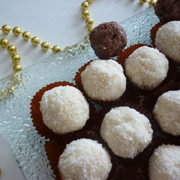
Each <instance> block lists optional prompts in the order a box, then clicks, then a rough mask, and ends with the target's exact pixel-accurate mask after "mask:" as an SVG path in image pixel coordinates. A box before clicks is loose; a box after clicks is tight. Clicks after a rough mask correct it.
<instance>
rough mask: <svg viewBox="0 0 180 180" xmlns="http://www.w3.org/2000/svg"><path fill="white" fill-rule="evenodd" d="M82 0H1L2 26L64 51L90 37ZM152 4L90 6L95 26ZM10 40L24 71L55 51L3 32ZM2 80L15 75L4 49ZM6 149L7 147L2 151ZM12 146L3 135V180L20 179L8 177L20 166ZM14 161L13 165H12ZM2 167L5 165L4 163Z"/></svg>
mask: <svg viewBox="0 0 180 180" xmlns="http://www.w3.org/2000/svg"><path fill="white" fill-rule="evenodd" d="M82 2H83V1H82V0H71V1H70V0H59V1H58V0H52V1H50V0H38V1H37V0H30V1H27V0H16V1H14V0H8V1H7V0H1V6H0V13H1V18H0V26H1V27H2V26H3V25H4V24H7V25H9V26H10V27H11V28H14V27H16V26H18V27H20V28H21V29H22V31H29V32H30V33H31V36H32V37H34V36H37V37H39V38H40V40H41V42H44V41H47V42H49V44H50V46H51V47H53V46H54V45H59V46H60V47H61V49H64V48H65V47H66V46H72V45H74V44H76V43H78V42H80V41H82V40H83V39H84V37H85V36H86V35H87V26H86V25H85V20H84V19H83V18H82V17H81V11H82V10H81V3H82ZM148 8H149V7H148V4H147V3H146V4H144V5H141V4H139V0H94V2H93V3H92V4H90V7H89V12H90V17H91V18H93V20H94V26H97V25H98V24H100V23H102V22H108V21H116V22H121V21H123V20H125V19H128V18H130V17H132V16H134V15H136V14H138V13H140V12H142V11H144V10H146V9H148ZM2 38H7V39H8V40H9V42H10V44H12V45H15V46H16V47H17V53H18V54H19V55H20V56H21V59H22V61H21V62H20V64H21V65H22V67H23V68H26V67H28V66H30V65H33V64H35V63H37V62H38V61H41V60H43V59H45V58H48V57H49V56H51V54H52V52H51V50H49V51H48V52H44V51H42V50H41V47H40V46H37V47H34V46H33V45H32V44H31V42H30V40H29V41H25V40H23V38H22V36H19V37H15V36H14V35H13V34H12V32H10V33H9V34H8V35H4V34H3V33H2V32H1V33H0V39H2ZM0 54H1V58H0V79H2V78H5V77H7V76H9V75H11V74H12V73H13V70H12V68H13V63H12V61H11V55H10V54H9V53H8V52H7V50H5V49H4V48H2V47H1V48H0ZM2 146H3V148H2ZM6 149H8V147H7V146H6V145H5V143H4V141H3V139H2V137H1V136H0V162H3V167H0V168H3V172H2V173H3V174H2V175H0V179H1V180H11V179H12V180H14V179H19V177H20V176H19V175H17V174H18V173H17V174H16V173H14V176H13V178H11V177H10V176H8V174H9V172H10V169H11V171H12V169H13V168H14V169H13V170H14V171H18V170H17V167H16V166H17V165H16V163H14V162H15V161H14V159H13V158H12V156H10V155H8V156H7V155H6V156H5V155H3V152H6ZM11 162H13V163H11ZM9 165H11V166H9ZM0 166H2V164H1V163H0Z"/></svg>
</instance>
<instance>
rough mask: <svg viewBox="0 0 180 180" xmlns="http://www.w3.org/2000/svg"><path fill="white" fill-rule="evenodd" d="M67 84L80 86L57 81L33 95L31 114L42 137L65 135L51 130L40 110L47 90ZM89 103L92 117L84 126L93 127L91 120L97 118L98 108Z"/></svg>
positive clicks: (54, 137)
mask: <svg viewBox="0 0 180 180" xmlns="http://www.w3.org/2000/svg"><path fill="white" fill-rule="evenodd" d="M67 85H69V86H73V87H76V88H78V87H77V86H76V85H74V84H72V83H69V82H66V81H63V82H61V81H60V82H55V83H52V84H49V85H47V86H46V87H43V88H42V89H40V90H39V91H38V92H37V93H36V95H35V96H34V97H33V99H32V100H31V107H30V109H31V112H30V114H31V118H32V122H33V125H34V126H35V128H36V130H37V131H38V134H40V135H41V136H42V137H45V138H46V139H48V138H49V139H51V140H54V139H57V138H58V137H59V136H63V134H62V135H59V134H55V133H54V132H53V131H52V130H50V129H49V128H48V127H47V126H46V125H45V124H44V122H43V119H42V113H41V111H40V101H41V98H42V96H43V94H44V92H45V91H48V90H51V89H53V88H54V87H58V86H67ZM88 103H89V107H90V118H89V119H88V120H87V122H86V125H85V126H84V127H83V128H86V129H92V124H93V123H91V122H93V120H94V119H95V118H94V116H96V110H95V108H94V106H93V105H92V104H90V102H89V101H88ZM74 133H75V132H72V133H70V134H74Z"/></svg>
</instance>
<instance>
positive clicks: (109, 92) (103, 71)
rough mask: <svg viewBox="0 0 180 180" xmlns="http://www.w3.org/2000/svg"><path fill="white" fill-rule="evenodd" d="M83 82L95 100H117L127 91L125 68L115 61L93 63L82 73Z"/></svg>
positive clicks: (86, 90)
mask: <svg viewBox="0 0 180 180" xmlns="http://www.w3.org/2000/svg"><path fill="white" fill-rule="evenodd" d="M81 80H82V85H83V88H84V90H85V92H86V93H87V95H88V96H89V97H90V98H92V99H95V100H103V101H106V100H107V101H110V100H116V99H118V98H119V97H121V96H122V94H123V93H124V91H125V90H126V77H125V76H124V73H123V68H122V66H121V65H120V64H118V63H117V62H116V61H114V60H95V61H92V62H91V63H90V65H88V66H87V67H86V69H85V70H84V71H83V72H82V73H81Z"/></svg>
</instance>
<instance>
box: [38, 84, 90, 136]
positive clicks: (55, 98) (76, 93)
mask: <svg viewBox="0 0 180 180" xmlns="http://www.w3.org/2000/svg"><path fill="white" fill-rule="evenodd" d="M40 110H41V113H42V117H43V122H44V124H45V125H46V126H47V127H48V128H49V129H51V130H52V131H54V132H55V133H57V134H66V133H69V132H73V131H77V130H79V129H81V128H82V127H83V126H84V125H85V124H86V121H87V120H88V119H89V104H88V102H87V101H86V99H85V98H84V96H83V94H82V93H81V91H80V90H78V89H77V88H75V87H73V86H59V87H55V88H53V89H51V90H49V91H46V92H45V93H44V94H43V96H42V99H41V101H40Z"/></svg>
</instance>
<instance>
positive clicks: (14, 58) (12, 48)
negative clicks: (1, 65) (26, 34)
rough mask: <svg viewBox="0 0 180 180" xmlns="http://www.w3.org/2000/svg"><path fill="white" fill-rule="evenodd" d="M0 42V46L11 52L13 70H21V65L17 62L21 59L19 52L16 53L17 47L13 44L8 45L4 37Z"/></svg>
mask: <svg viewBox="0 0 180 180" xmlns="http://www.w3.org/2000/svg"><path fill="white" fill-rule="evenodd" d="M0 44H1V46H2V47H4V48H7V51H8V52H9V53H10V54H12V56H11V59H12V62H13V63H15V65H14V66H13V71H14V72H18V71H21V70H22V66H21V65H20V64H18V63H19V62H20V60H21V57H20V55H19V54H16V51H17V48H16V46H14V45H9V41H8V39H6V38H3V39H1V40H0Z"/></svg>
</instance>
